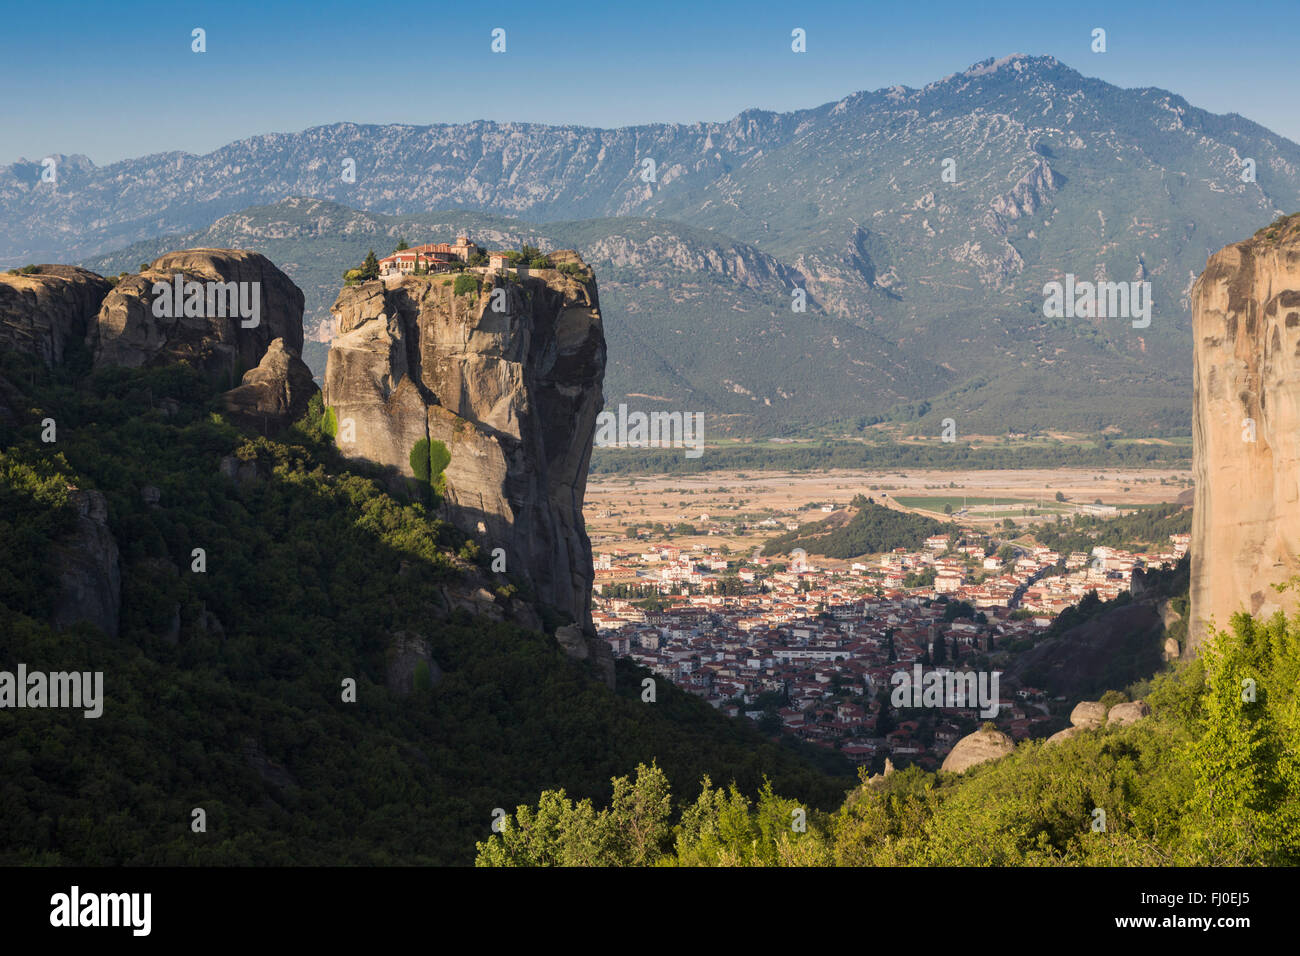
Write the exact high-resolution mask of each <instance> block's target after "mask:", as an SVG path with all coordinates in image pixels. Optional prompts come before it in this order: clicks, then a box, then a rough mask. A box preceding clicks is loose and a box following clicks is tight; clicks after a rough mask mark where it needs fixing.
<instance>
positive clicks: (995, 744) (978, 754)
mask: <svg viewBox="0 0 1300 956" xmlns="http://www.w3.org/2000/svg"><path fill="white" fill-rule="evenodd" d="M1015 749H1016V744H1015V741H1013V740H1012V739H1011V738H1010V737H1008V736H1007V735H1006V734H1004V733H1003V732H1002V731H1000V730H995V729H992V728H989V727H984V728H981V729H980V730H977V731H975V733H973V734H967V735H966V736H965V737H963V738H962V739H961V740H959V741H957V745H956V746H955V747H953V748H952V750H951V751H950V752H949V753H948V756H947V757H944V758H943V766H942V767H940V768H939V769H940V770H948V771H950V772H952V773H965V772H966V771H967V770H969V769H970V768H971V767H974V766H976V765H978V764H982V763H987V762H988V761H990V760H999V759H1001V758H1002V757H1005V756H1006V755H1007V754H1009V753H1011V752H1012V751H1014V750H1015Z"/></svg>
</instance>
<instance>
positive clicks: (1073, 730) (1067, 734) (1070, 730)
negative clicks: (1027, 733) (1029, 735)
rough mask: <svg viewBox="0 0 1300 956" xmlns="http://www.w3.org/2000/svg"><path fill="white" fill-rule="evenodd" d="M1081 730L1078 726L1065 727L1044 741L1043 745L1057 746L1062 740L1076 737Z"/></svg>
mask: <svg viewBox="0 0 1300 956" xmlns="http://www.w3.org/2000/svg"><path fill="white" fill-rule="evenodd" d="M1083 730H1084V728H1083V727H1078V726H1075V727H1066V728H1065V729H1064V730H1058V731H1057V732H1056V733H1054V734H1052V736H1050V737H1048V738H1047V740H1046V741H1044V745H1045V746H1046V745H1048V744H1059V743H1060V742H1061V741H1063V740H1069V739H1070V738H1071V737H1075V736H1078V735H1079V734H1080V733H1081V732H1082V731H1083Z"/></svg>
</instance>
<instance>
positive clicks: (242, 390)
mask: <svg viewBox="0 0 1300 956" xmlns="http://www.w3.org/2000/svg"><path fill="white" fill-rule="evenodd" d="M316 391H317V388H316V383H315V382H314V381H312V377H311V369H309V368H308V367H307V363H306V362H304V361H303V360H302V359H301V358H300V357H299V356H298V353H296V352H292V351H290V350H289V349H288V348H287V347H286V346H285V344H284V339H275V340H274V341H272V342H271V344H270V346H268V347H267V350H266V354H265V355H263V356H262V361H261V362H260V363H258V366H257V368H255V369H251V370H250V371H248V372H245V373H244V380H243V382H242V383H241V384H240V385H239V387H238V388H233V389H231V390H230V391H228V392H225V393H224V394H223V395H222V396H221V399H222V402H223V403H224V404H225V406H226V411H227V412H229V413H230V416H231V417H232V418H234V419H235V420H236V421H238V422H240V423H241V424H244V425H247V426H249V427H253V428H261V429H264V430H265V431H267V432H277V431H280V430H282V429H284V428H285V427H287V426H289V425H291V424H293V422H295V421H297V420H298V419H299V418H301V417H302V415H303V414H304V413H305V412H306V411H307V403H308V402H310V401H311V397H312V396H313V395H315V394H316Z"/></svg>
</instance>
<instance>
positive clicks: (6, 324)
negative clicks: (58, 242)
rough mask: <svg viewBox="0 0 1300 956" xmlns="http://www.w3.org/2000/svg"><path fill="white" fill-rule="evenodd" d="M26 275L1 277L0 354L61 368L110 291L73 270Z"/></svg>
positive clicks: (48, 268) (45, 269) (49, 268)
mask: <svg viewBox="0 0 1300 956" xmlns="http://www.w3.org/2000/svg"><path fill="white" fill-rule="evenodd" d="M37 270H38V271H37V272H35V273H31V274H27V275H10V274H8V273H0V350H4V351H13V352H25V353H27V354H29V355H35V356H38V357H39V358H40V359H41V360H42V361H43V362H44V363H45V364H46V365H48V366H54V365H60V364H62V363H63V361H64V358H65V357H66V354H67V350H68V347H69V345H76V344H79V343H81V342H82V341H83V340H84V339H85V337H86V333H87V332H88V331H89V330H90V329H91V327H92V326H93V325H94V322H95V316H96V315H97V314H98V313H99V308H100V305H101V304H102V303H103V301H104V298H105V296H107V295H108V293H109V291H110V290H111V289H112V288H113V287H112V285H110V284H109V282H108V280H107V279H105V278H104V277H103V276H101V275H97V274H95V273H94V272H89V271H87V270H86V269H79V268H77V267H76V266H61V265H43V266H37Z"/></svg>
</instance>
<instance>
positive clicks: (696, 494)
mask: <svg viewBox="0 0 1300 956" xmlns="http://www.w3.org/2000/svg"><path fill="white" fill-rule="evenodd" d="M1190 487H1191V472H1190V471H1188V470H1185V469H1184V470H1177V469H1151V470H1143V469H1127V470H1122V471H1121V470H1106V471H1094V470H1088V469H1070V468H1063V469H1038V470H1023V471H1019V470H1017V471H1009V470H1003V471H969V472H960V471H958V472H954V471H923V470H908V471H902V472H898V471H894V472H886V471H826V472H814V473H808V472H749V473H745V472H739V473H738V472H710V473H708V474H705V475H693V476H689V477H688V476H663V477H660V476H635V477H628V476H593V477H592V478H591V479H590V480H589V481H588V484H587V498H586V508H585V511H584V514H585V517H586V520H587V530H588V533H589V534H590V535H591V537H592V541H593V544H594V545H595V546H596V550H600V546H601V545H602V544H604V546H605V547H615V546H619V545H618V542H619V541H620V540H621V541H623V542H624V545H623V546H626V545H627V543H628V542H627V539H626V534H625V530H624V529H625V528H626V526H628V525H631V524H636V525H640V526H642V527H643V528H647V529H648V527H649V526H650V525H653V524H655V523H656V522H657V523H659V524H662V525H665V526H667V527H670V528H671V527H672V526H675V525H679V524H691V525H694V526H695V527H696V528H697V529H699V530H701V531H702V530H704V528H705V526H706V525H707V524H708V523H709V522H710V521H711V520H712V521H718V520H721V521H726V522H734V521H736V520H738V519H739V520H742V521H744V522H745V523H747V524H749V525H751V526H753V525H757V524H758V523H759V522H760V521H763V520H764V519H774V520H776V521H777V522H779V526H778V527H776V528H766V529H761V528H751V530H750V532H749V533H747V534H745V535H743V536H742V535H731V534H728V535H713V536H709V535H707V534H697V535H691V534H689V533H686V534H674V540H675V541H677V542H678V543H681V544H686V543H692V542H697V541H698V542H701V543H704V542H707V543H710V544H714V545H716V544H725V545H726V546H727V547H728V548H730V549H731V550H733V551H736V550H749V549H752V548H754V547H756V546H758V545H759V544H761V543H762V541H763V540H765V539H766V538H768V537H770V536H772V535H776V534H781V533H783V532H784V531H785V530H786V523H787V522H800V523H806V522H809V521H816V520H819V519H821V518H824V517H827V514H828V512H825V511H823V510H822V509H823V507H825V506H832V507H833V508H834V509H842V508H843V507H845V506H846V505H848V503H849V502H850V501H851V500H852V499H853V498H854V497H855V496H856V495H859V494H864V495H867V496H868V497H872V498H874V499H876V501H878V502H880V503H882V504H889V505H891V506H892V507H899V508H904V509H906V510H910V511H919V512H922V513H925V514H932V515H934V516H936V517H938V518H941V519H944V518H946V517H947V515H946V513H945V511H944V506H945V505H948V506H949V507H951V508H952V510H953V511H954V512H958V511H960V510H961V507H962V502H963V498H964V500H965V503H966V506H967V513H966V514H965V515H963V516H961V517H960V518H957V519H956V520H959V521H962V522H964V523H968V524H975V525H993V524H1000V523H1001V522H1002V521H1004V520H1005V519H1007V518H1010V519H1011V520H1012V521H1014V522H1015V523H1017V524H1026V523H1030V522H1036V521H1042V520H1044V519H1045V518H1050V517H1052V516H1054V515H1056V514H1062V513H1064V514H1070V513H1074V512H1077V511H1080V510H1082V508H1083V507H1084V506H1086V505H1092V504H1093V503H1094V502H1095V501H1097V500H1098V499H1100V500H1101V502H1102V503H1103V504H1105V505H1114V506H1116V507H1119V508H1121V509H1122V508H1126V507H1134V506H1139V507H1140V506H1149V505H1152V504H1157V503H1160V502H1167V501H1174V500H1176V499H1177V498H1178V496H1179V494H1181V493H1182V492H1184V491H1185V490H1186V489H1188V488H1190ZM1058 492H1060V493H1061V494H1062V495H1064V496H1065V498H1066V501H1065V502H1064V503H1062V502H1058V501H1057V500H1056V495H1057V493H1058ZM1031 510H1032V511H1036V512H1037V515H1036V516H1035V515H1030V514H1027V513H1026V512H1027V511H1031ZM704 516H707V517H704ZM658 537H659V536H658V535H656V539H657V538H658Z"/></svg>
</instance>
